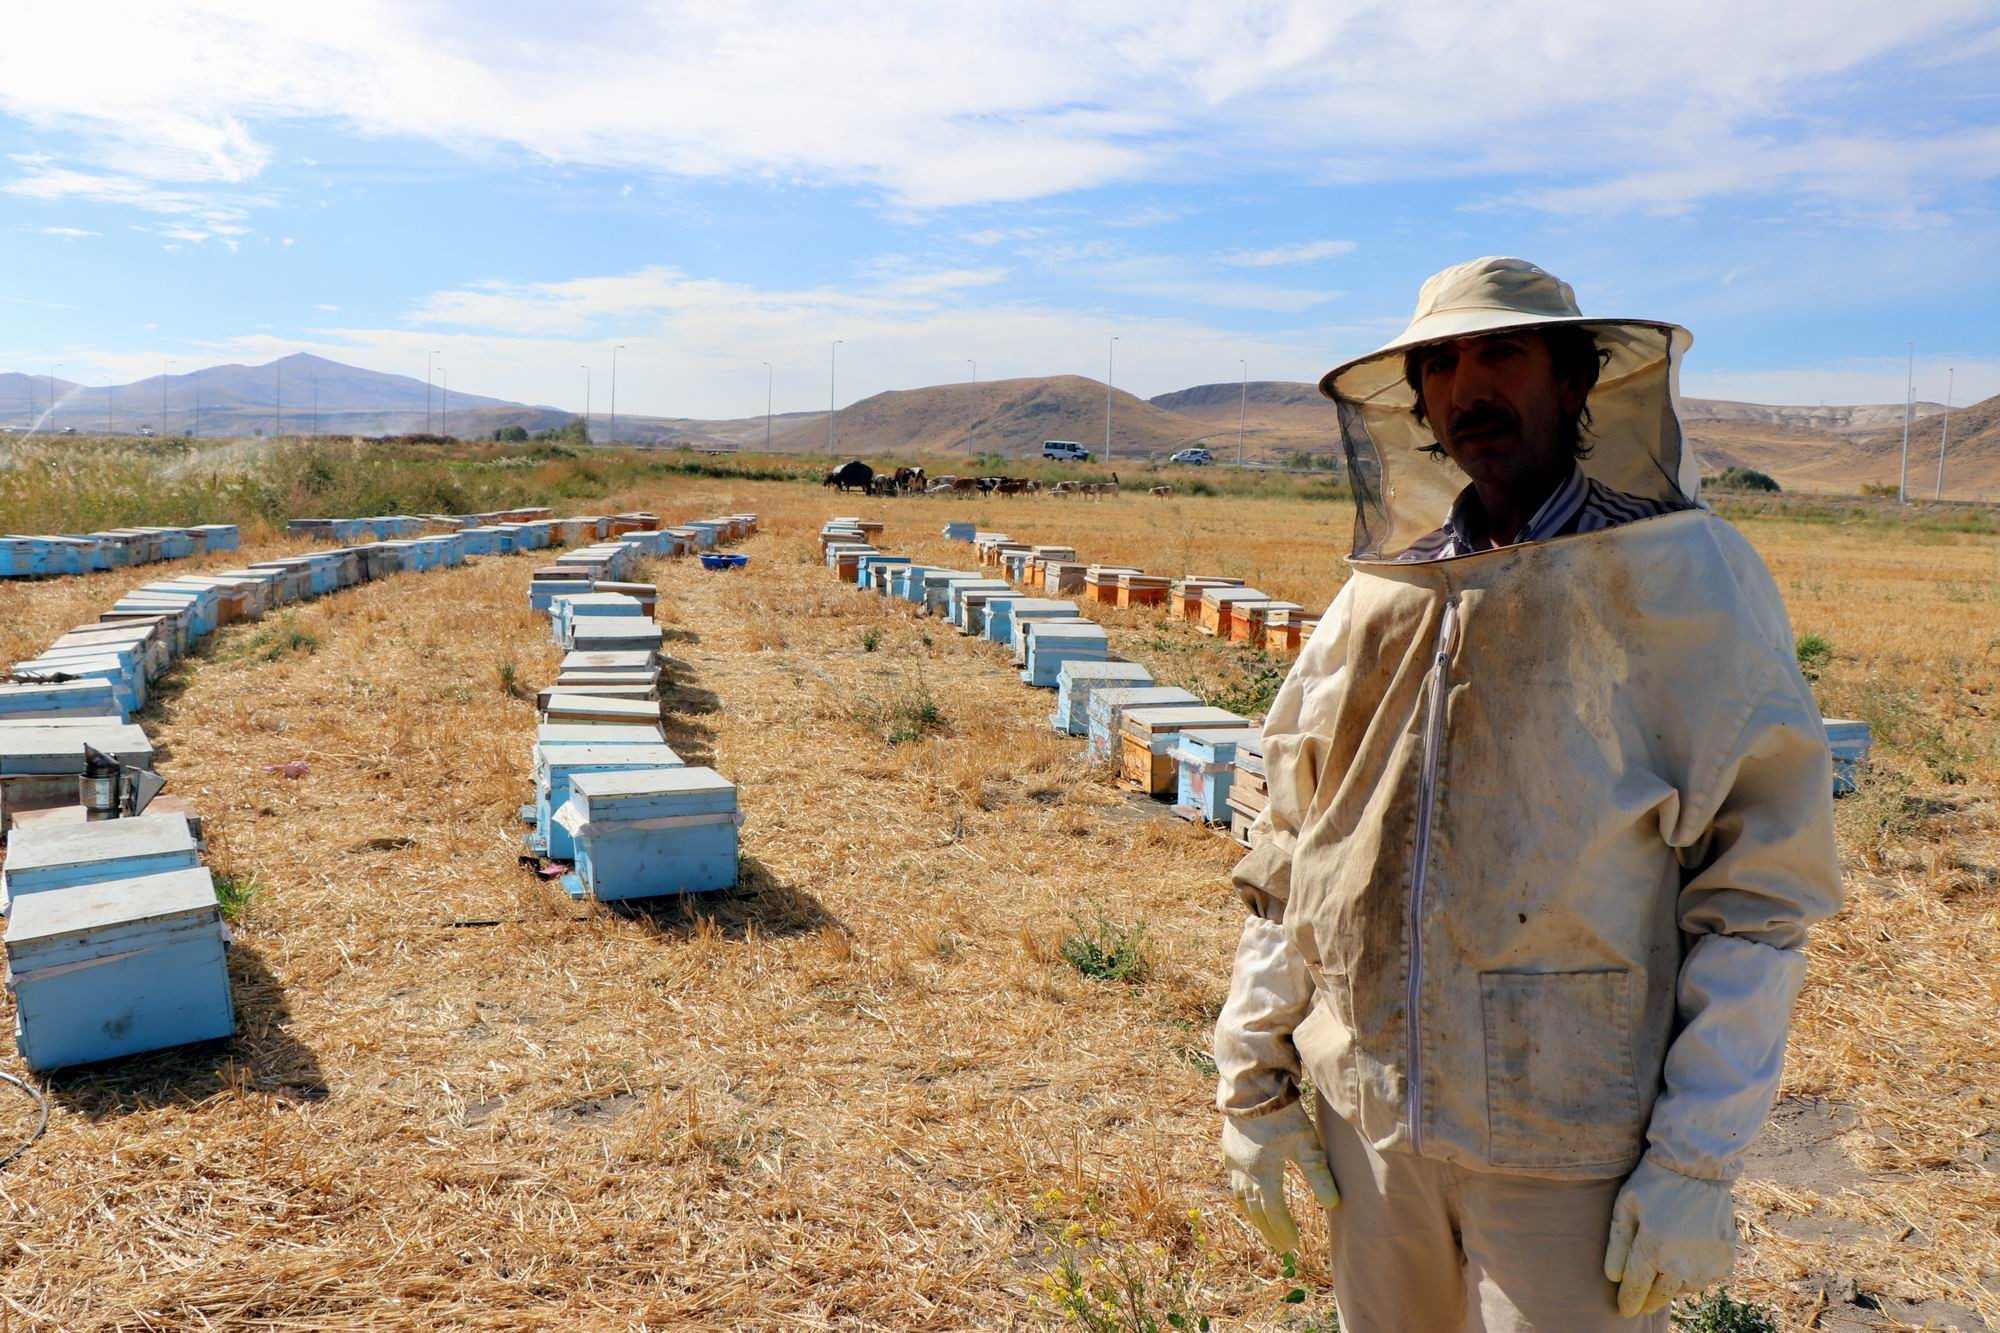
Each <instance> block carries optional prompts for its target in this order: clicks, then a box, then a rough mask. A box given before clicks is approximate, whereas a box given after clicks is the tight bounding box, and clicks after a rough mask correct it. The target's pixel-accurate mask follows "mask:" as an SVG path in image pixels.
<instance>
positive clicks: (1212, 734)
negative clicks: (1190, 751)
mask: <svg viewBox="0 0 2000 1333" xmlns="http://www.w3.org/2000/svg"><path fill="white" fill-rule="evenodd" d="M1250 734H1251V733H1250V731H1249V730H1248V729H1247V728H1244V727H1189V728H1188V729H1187V730H1185V731H1183V732H1182V733H1181V737H1180V739H1181V744H1183V745H1197V746H1200V747H1202V748H1203V749H1205V750H1207V751H1209V752H1210V753H1211V754H1213V755H1214V756H1215V757H1216V758H1217V759H1227V758H1229V757H1230V756H1231V754H1233V753H1234V751H1235V749H1236V747H1237V746H1238V745H1240V744H1242V742H1243V738H1244V737H1245V736H1248V735H1250Z"/></svg>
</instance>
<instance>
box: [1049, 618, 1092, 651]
mask: <svg viewBox="0 0 2000 1333" xmlns="http://www.w3.org/2000/svg"><path fill="white" fill-rule="evenodd" d="M1033 635H1034V641H1035V645H1036V646H1037V647H1040V646H1041V645H1042V644H1045V643H1056V642H1064V641H1066V642H1069V643H1103V642H1104V631H1103V629H1101V628H1100V627H1098V626H1096V625H1093V624H1091V623H1090V622H1089V621H1087V620H1044V621H1041V622H1039V623H1038V624H1036V625H1035V627H1034V630H1033Z"/></svg>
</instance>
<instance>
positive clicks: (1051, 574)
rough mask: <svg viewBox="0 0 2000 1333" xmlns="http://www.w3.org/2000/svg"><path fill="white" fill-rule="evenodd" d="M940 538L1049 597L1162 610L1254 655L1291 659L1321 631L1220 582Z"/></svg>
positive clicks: (1311, 616) (1297, 612)
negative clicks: (965, 545) (963, 545)
mask: <svg viewBox="0 0 2000 1333" xmlns="http://www.w3.org/2000/svg"><path fill="white" fill-rule="evenodd" d="M944 535H945V537H946V538H947V539H949V540H953V541H964V542H970V543H971V544H972V547H973V549H974V550H975V551H976V552H978V555H979V563H980V564H981V566H983V567H985V568H988V569H997V570H1003V571H1005V573H1006V574H1007V576H1008V577H1009V578H1011V579H1013V580H1014V581H1016V582H1024V583H1026V584H1027V585H1028V586H1030V587H1034V588H1039V589H1041V590H1042V591H1044V592H1047V593H1050V594H1054V595H1062V594H1074V595H1076V596H1079V597H1081V598H1083V599H1084V600H1085V601H1086V602H1088V603H1092V604H1094V605H1098V606H1124V607H1164V608H1166V609H1167V611H1168V612H1169V613H1170V614H1172V615H1173V616H1174V617H1176V618H1177V619H1181V620H1185V621H1188V622H1189V623H1190V624H1192V625H1194V627H1195V628H1196V629H1199V630H1200V631H1201V632H1202V633H1204V634H1213V635H1216V636H1218V637H1221V638H1224V639H1229V640H1232V641H1233V642H1236V643H1242V644H1247V645H1249V646H1250V647H1252V648H1263V649H1266V650H1268V651H1270V652H1273V653H1278V654H1283V655H1290V654H1295V653H1297V652H1298V651H1299V650H1300V649H1301V648H1303V647H1304V646H1305V643H1306V640H1308V639H1310V638H1311V637H1312V632H1313V630H1314V629H1316V628H1318V626H1319V613H1318V612H1317V611H1308V610H1307V609H1306V608H1305V607H1303V606H1300V605H1299V604H1298V603H1297V602H1287V601H1284V600H1282V599H1280V598H1276V597H1272V596H1270V595H1269V594H1268V593H1264V592H1260V591H1259V590H1258V589H1256V588H1251V587H1246V586H1245V585H1244V583H1243V580H1242V579H1236V578H1230V577H1228V576H1227V575H1223V574H1186V575H1183V576H1181V577H1180V578H1170V577H1168V576H1167V575H1164V574H1148V573H1146V572H1145V571H1144V570H1142V569H1137V568H1134V567H1133V566H1130V565H1103V564H1089V563H1087V562H1085V561H1081V560H1078V559H1077V558H1076V555H1075V553H1074V551H1071V553H1070V554H1069V555H1068V556H1066V557H1062V558H1052V557H1047V556H1044V555H1042V554H1039V553H1040V552H1045V551H1048V550H1053V549H1062V550H1069V549H1070V548H1068V547H1063V548H1052V547H1045V546H1036V545H1035V544H1033V543H1031V542H1020V541H1015V540H1013V539H1012V538H1011V537H1009V536H1008V535H1007V534H1006V533H1004V532H980V531H978V530H976V529H975V528H974V527H973V525H972V524H970V523H948V524H946V525H945V528H944Z"/></svg>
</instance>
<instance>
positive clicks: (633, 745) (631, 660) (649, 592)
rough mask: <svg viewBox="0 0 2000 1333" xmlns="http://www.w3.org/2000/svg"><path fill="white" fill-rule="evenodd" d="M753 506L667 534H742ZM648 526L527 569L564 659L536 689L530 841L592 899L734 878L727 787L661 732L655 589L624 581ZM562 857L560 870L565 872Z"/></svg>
mask: <svg viewBox="0 0 2000 1333" xmlns="http://www.w3.org/2000/svg"><path fill="white" fill-rule="evenodd" d="M756 530H757V516H756V515H755V514H731V515H728V516H727V517H724V518H718V519H706V520H702V521H701V522H698V523H692V524H685V525H683V526H682V527H681V528H679V529H669V530H668V531H690V532H694V533H697V534H698V538H697V545H696V546H693V547H681V548H680V549H682V550H690V549H700V548H707V547H712V546H715V545H718V544H720V543H723V542H728V541H734V540H736V539H737V538H740V537H747V536H749V535H750V534H751V533H753V532H755V531H756ZM650 535H651V534H646V533H632V534H628V535H626V536H623V537H621V538H619V539H618V540H615V541H612V542H609V543H606V544H603V545H600V546H594V547H589V548H586V549H585V550H581V551H572V552H569V553H568V554H566V555H564V556H563V557H561V558H560V559H559V560H558V561H557V563H556V564H555V565H552V566H544V567H543V568H541V569H538V570H536V571H535V574H534V577H533V579H532V580H531V581H530V583H529V591H528V602H529V605H530V606H532V607H534V608H535V609H536V610H538V611H544V612H546V613H547V614H548V617H549V630H550V633H551V635H552V636H553V637H554V639H555V642H556V646H557V647H559V648H561V649H562V650H563V659H562V664H561V666H560V668H559V669H558V672H557V675H556V679H555V683H554V684H552V685H550V686H548V687H547V688H545V689H543V690H541V691H540V692H539V693H538V694H537V696H536V700H535V703H536V708H537V709H538V711H539V717H538V719H537V723H538V725H537V726H536V729H535V750H534V768H535V803H534V805H532V806H524V807H523V808H522V810H521V817H522V818H523V820H526V821H530V822H532V823H533V825H534V828H533V829H532V830H531V831H530V832H529V833H528V835H527V837H526V839H525V841H526V843H527V847H528V850H529V852H531V853H532V854H533V855H534V856H536V857H537V858H539V861H540V863H541V864H542V865H543V866H544V867H545V869H548V870H550V871H553V872H556V873H560V874H561V875H562V886H563V889H564V891H565V892H567V893H568V894H569V895H570V896H571V897H574V898H592V899H595V900H597V901H600V902H612V901H621V900H624V899H633V898H658V897H664V896H668V895H677V894H685V893H703V892H708V891H712V890H716V889H726V888H730V887H732V886H734V885H735V883H736V881H737V829H738V827H739V826H740V825H741V823H742V811H741V806H740V804H739V802H738V800H737V795H736V786H735V784H734V783H732V782H730V781H729V780H728V779H727V778H724V777H723V776H722V775H721V774H720V773H717V772H716V771H715V770H714V769H712V768H702V767H698V766H691V765H688V764H686V763H685V762H683V761H682V759H681V757H680V756H679V755H678V754H676V753H675V752H674V750H673V749H672V747H670V746H669V745H668V744H667V742H666V734H665V732H664V731H663V730H662V726H661V723H662V720H663V713H662V704H661V702H660V673H661V671H662V669H663V664H662V658H661V655H660V645H661V642H662V640H663V638H664V633H663V631H662V630H661V629H660V628H659V626H658V625H657V624H655V623H654V612H655V607H656V605H657V602H658V598H659V592H658V589H657V588H655V587H654V586H653V585H652V584H647V583H633V582H631V581H630V580H629V576H630V574H631V573H632V572H633V570H632V566H633V565H634V564H636V562H637V560H638V558H639V557H640V556H642V555H648V554H667V553H669V552H663V551H658V550H657V549H656V548H654V547H652V546H649V545H648V544H647V543H646V542H645V540H644V539H645V538H646V537H648V536H650ZM563 867H568V870H567V872H564V871H563V869H562V868H563Z"/></svg>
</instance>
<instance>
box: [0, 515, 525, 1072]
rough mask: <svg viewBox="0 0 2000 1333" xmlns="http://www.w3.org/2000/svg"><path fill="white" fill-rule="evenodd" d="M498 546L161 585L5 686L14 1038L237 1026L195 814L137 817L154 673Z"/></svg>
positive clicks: (130, 598) (129, 599) (46, 1057)
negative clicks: (241, 624)
mask: <svg viewBox="0 0 2000 1333" xmlns="http://www.w3.org/2000/svg"><path fill="white" fill-rule="evenodd" d="M552 535H553V528H552V525H549V524H547V523H542V524H540V525H539V526H535V525H522V526H520V527H517V528H516V529H514V530H511V531H509V532H508V533H507V536H506V540H507V542H508V544H509V546H510V547H511V548H514V549H527V548H528V547H531V546H539V545H546V544H547V543H548V541H549V539H550V538H551V536H552ZM490 549H492V548H491V547H489V546H488V545H487V544H486V543H485V542H482V541H480V540H479V539H477V538H472V537H471V536H470V534H468V533H463V532H454V533H448V534H440V535H438V536H433V537H419V538H415V539H411V540H406V541H384V542H377V543H371V544H369V545H365V546H360V547H353V548H346V549H338V550H328V551H315V552H312V553H310V554H306V555H300V556H294V557H289V558H285V559H280V560H270V561H263V562H260V563H257V564H253V565H250V566H248V567H246V568H243V569H236V570H221V571H217V572H215V573H212V574H206V575H188V576H184V577H182V578H178V579H171V580H164V581H161V582H156V583H149V584H147V585H145V586H144V587H141V588H138V589H135V590H133V591H132V592H130V593H127V594H126V595H125V596H124V597H121V598H120V599H119V600H118V601H117V602H115V603H114V604H113V605H112V607H111V608H110V609H109V610H107V611H106V612H105V613H104V614H103V615H102V616H101V617H100V618H99V619H98V620H97V621H96V622H95V623H93V624H89V625H80V626H78V627H77V628H75V629H73V630H71V631H70V632H69V633H67V634H65V635H63V636H62V637H61V638H59V639H57V640H56V641H55V642H54V643H53V644H51V645H50V646H49V648H48V649H47V650H46V651H44V652H43V653H42V654H41V656H39V657H37V658H35V659H34V660H33V661H30V662H23V663H18V664H16V666H15V667H14V669H13V678H14V683H12V684H8V685H4V686H0V835H4V836H5V837H6V841H7V850H6V858H5V860H4V862H0V905H4V906H5V908H6V910H7V913H8V919H7V931H6V939H5V944H6V952H7V978H8V979H7V984H8V987H9V989H11V990H12V991H13V993H14V996H15V1005H16V1008H15V1039H16V1043H17V1045H18V1047H19V1049H20V1052H21V1055H22V1057H23V1058H24V1059H25V1060H26V1061H27V1063H28V1066H29V1067H30V1068H31V1069H37V1070H41V1069H54V1068H61V1067H64V1066H68V1065H74V1064H82V1063H87V1062H90V1061H95V1060H104V1059H109V1058H113V1057H116V1056H121V1055H129V1054H133V1053H135V1052H139V1051H148V1050H157V1049H160V1048H162V1047H167V1046H177V1045H181V1044H183V1043H185V1042H191V1041H201V1040H206V1039H208V1038H212V1037H221V1036H227V1035H228V1034H229V1033H231V1032H232V1031H234V1028H235V1019H234V1013H233V1010H232V1007H231V1002H230V993H229V973H228V968H227V965H226V963H225V959H224V949H225V946H226V945H227V943H228V929H227V927H226V926H225V925H224V924H223V921H222V915H221V908H220V904H219V903H218V901H217V897H216V892H215V884H214V880H213V878H212V876H211V874H210V872H209V871H208V870H207V869H206V868H204V867H203V866H202V865H201V862H200V850H201V843H200V821H199V820H198V819H197V818H195V817H194V816H193V815H192V813H191V812H190V811H189V810H188V809H187V807H186V806H185V805H184V804H183V803H181V802H178V801H176V800H175V799H174V798H172V797H162V798H160V799H158V800H155V801H152V802H151V803H150V804H149V805H145V806H144V807H143V812H139V811H140V801H141V798H140V797H139V795H138V784H139V783H141V782H143V781H146V780H148V779H150V777H151V775H150V769H151V767H152V757H153V747H152V743H151V742H150V741H149V740H148V739H147V737H146V733H145V731H144V730H143V729H142V728H140V727H139V726H137V725H135V724H133V723H132V722H131V720H130V719H131V717H132V715H133V713H135V712H136V711H137V710H138V709H139V708H140V707H141V706H142V705H143V704H144V703H145V700H146V695H147V690H148V687H149V686H150V684H151V683H152V681H153V679H154V678H155V677H156V676H157V675H158V674H159V673H160V672H161V671H162V670H164V669H165V668H166V667H167V665H168V664H170V663H171V662H173V661H174V660H175V659H176V658H178V657H180V656H181V655H183V654H184V653H186V652H187V651H189V649H191V648H192V647H194V646H195V645H197V644H198V643H199V642H200V641H201V640H202V639H203V638H205V637H206V636H208V635H209V634H212V633H214V632H215V631H216V630H217V629H218V628H220V627H221V626H223V625H226V624H230V623H232V622H234V621H239V620H254V619H256V618H258V617H260V616H262V615H263V614H265V613H266V612H268V611H271V610H274V609H276V608H278V607H281V606H284V605H287V604H289V603H292V602H296V601H301V600H305V599H310V598H315V597H319V596H322V595H324V594H327V593H330V592H335V591H338V590H340V589H342V588H347V587H351V586H353V585H355V584H358V583H363V582H368V581H371V580H374V579H378V578H383V577H386V576H388V575H390V574H393V573H398V572H403V571H410V572H421V571H429V570H435V569H449V568H453V567H457V566H461V565H463V564H464V563H465V559H466V557H467V555H468V554H471V553H473V552H475V551H482V550H490ZM86 747H87V748H86ZM90 750H95V751H97V752H98V754H99V755H100V756H101V758H100V759H99V760H98V761H96V762H93V761H92V759H91V758H90V755H89V751H90ZM107 761H108V763H107ZM111 764H115V765H118V766H121V767H120V768H119V769H112V768H110V767H109V765H111ZM141 774H144V775H145V777H144V778H142V777H141ZM153 785H155V786H156V785H157V784H156V783H155V784H153ZM151 789H152V788H151V787H148V788H147V790H151ZM91 807H95V809H92V808H91ZM107 815H108V816H109V817H101V816H107Z"/></svg>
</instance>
